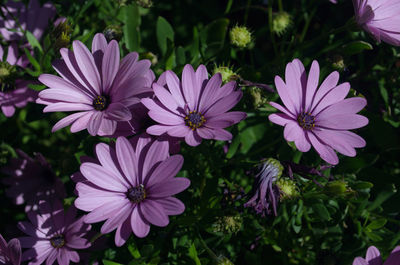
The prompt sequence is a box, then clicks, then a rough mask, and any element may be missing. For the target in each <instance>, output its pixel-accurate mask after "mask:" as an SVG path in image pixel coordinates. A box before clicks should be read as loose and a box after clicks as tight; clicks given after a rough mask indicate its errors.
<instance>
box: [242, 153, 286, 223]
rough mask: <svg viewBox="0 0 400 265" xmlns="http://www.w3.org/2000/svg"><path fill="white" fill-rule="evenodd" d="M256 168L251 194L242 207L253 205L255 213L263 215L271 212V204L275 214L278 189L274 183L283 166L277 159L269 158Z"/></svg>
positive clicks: (278, 195)
mask: <svg viewBox="0 0 400 265" xmlns="http://www.w3.org/2000/svg"><path fill="white" fill-rule="evenodd" d="M258 170H259V172H258V174H257V175H256V179H257V180H256V182H255V185H254V187H253V191H252V194H253V196H252V197H251V199H250V200H249V201H248V202H246V203H245V204H244V207H253V208H254V210H255V211H256V213H257V214H261V216H263V217H265V215H268V214H270V213H271V206H272V210H273V212H274V215H275V216H276V215H277V207H278V201H279V197H280V191H279V188H278V187H277V186H276V185H275V184H274V183H275V181H277V179H278V178H279V177H280V176H281V175H282V171H283V167H282V165H281V164H280V163H279V161H278V160H276V159H273V158H269V159H267V160H265V162H263V163H262V164H260V165H259V166H258Z"/></svg>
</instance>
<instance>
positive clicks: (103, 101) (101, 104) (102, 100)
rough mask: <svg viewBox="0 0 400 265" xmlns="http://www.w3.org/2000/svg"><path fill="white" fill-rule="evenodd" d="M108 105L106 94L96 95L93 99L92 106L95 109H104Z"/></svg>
mask: <svg viewBox="0 0 400 265" xmlns="http://www.w3.org/2000/svg"><path fill="white" fill-rule="evenodd" d="M107 106H108V100H107V97H106V96H97V98H95V99H94V100H93V107H94V109H95V110H104V109H106V108H107Z"/></svg>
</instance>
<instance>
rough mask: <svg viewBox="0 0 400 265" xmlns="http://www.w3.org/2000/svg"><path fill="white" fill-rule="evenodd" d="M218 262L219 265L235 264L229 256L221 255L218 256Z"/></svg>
mask: <svg viewBox="0 0 400 265" xmlns="http://www.w3.org/2000/svg"><path fill="white" fill-rule="evenodd" d="M217 264H218V265H233V262H232V261H230V260H229V259H228V258H227V257H225V256H222V255H221V256H219V257H218V262H217Z"/></svg>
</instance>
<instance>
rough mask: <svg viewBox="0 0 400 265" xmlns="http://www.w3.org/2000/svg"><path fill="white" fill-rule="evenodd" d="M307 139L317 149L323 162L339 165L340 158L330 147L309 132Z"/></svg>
mask: <svg viewBox="0 0 400 265" xmlns="http://www.w3.org/2000/svg"><path fill="white" fill-rule="evenodd" d="M307 137H308V139H309V140H310V142H311V144H312V146H313V147H314V148H315V150H316V151H317V152H318V154H319V155H320V156H321V158H322V159H323V160H325V161H326V162H328V163H329V164H332V165H337V164H338V163H339V158H338V156H337V155H336V153H335V151H333V149H332V148H331V147H330V146H328V145H326V144H324V143H322V142H321V141H320V140H318V139H317V138H316V137H315V136H314V134H313V133H311V132H307Z"/></svg>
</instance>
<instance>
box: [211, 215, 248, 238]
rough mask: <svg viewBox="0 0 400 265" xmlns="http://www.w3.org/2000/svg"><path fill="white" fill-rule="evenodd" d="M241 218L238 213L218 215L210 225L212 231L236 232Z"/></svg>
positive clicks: (240, 225) (240, 223)
mask: <svg viewBox="0 0 400 265" xmlns="http://www.w3.org/2000/svg"><path fill="white" fill-rule="evenodd" d="M242 222H243V219H242V217H241V216H240V215H236V216H222V217H218V218H217V220H216V222H215V223H214V224H213V225H212V227H213V231H214V232H222V233H224V234H236V233H237V232H239V230H240V228H241V227H242Z"/></svg>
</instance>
